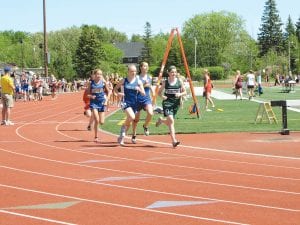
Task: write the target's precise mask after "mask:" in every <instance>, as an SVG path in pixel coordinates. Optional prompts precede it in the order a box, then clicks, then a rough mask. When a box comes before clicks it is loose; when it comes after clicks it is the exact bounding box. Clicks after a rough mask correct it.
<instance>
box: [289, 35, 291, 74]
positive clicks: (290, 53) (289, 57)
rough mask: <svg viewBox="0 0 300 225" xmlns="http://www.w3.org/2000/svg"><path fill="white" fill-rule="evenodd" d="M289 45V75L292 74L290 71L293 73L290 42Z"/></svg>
mask: <svg viewBox="0 0 300 225" xmlns="http://www.w3.org/2000/svg"><path fill="white" fill-rule="evenodd" d="M288 45H289V49H288V51H289V59H288V60H289V61H288V63H289V71H288V74H290V71H291V42H290V40H289V41H288Z"/></svg>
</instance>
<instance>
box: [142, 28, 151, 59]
mask: <svg viewBox="0 0 300 225" xmlns="http://www.w3.org/2000/svg"><path fill="white" fill-rule="evenodd" d="M151 33H152V31H151V24H150V23H149V22H146V25H145V35H144V36H143V40H144V48H143V49H142V61H145V62H148V63H149V64H151V62H152V60H151V53H152V46H151V37H152V34H151Z"/></svg>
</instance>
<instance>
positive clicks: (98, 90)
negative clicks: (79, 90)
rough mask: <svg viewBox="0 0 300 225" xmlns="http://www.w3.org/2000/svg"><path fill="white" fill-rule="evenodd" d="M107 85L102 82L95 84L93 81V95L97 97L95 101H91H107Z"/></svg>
mask: <svg viewBox="0 0 300 225" xmlns="http://www.w3.org/2000/svg"><path fill="white" fill-rule="evenodd" d="M104 87H105V84H104V82H103V81H102V80H101V81H99V83H95V81H93V80H92V82H91V94H92V95H94V96H96V98H95V99H91V101H93V100H94V101H102V100H105V92H104Z"/></svg>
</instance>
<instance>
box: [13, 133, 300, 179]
mask: <svg viewBox="0 0 300 225" xmlns="http://www.w3.org/2000/svg"><path fill="white" fill-rule="evenodd" d="M17 134H18V136H19V137H20V138H22V139H24V140H26V141H28V142H32V143H35V144H39V145H43V146H47V147H50V148H55V149H60V150H64V151H71V152H78V153H82V154H87V155H92V156H102V157H108V158H111V159H117V160H127V161H133V162H142V163H148V164H156V165H165V166H173V167H180V168H190V169H197V170H199V169H200V170H206V171H213V172H222V173H231V174H240V175H246V176H256V177H266V178H274V179H291V180H297V178H286V177H275V176H265V175H260V174H246V173H239V172H232V171H222V170H212V169H205V168H196V167H187V166H178V165H172V164H166V163H159V162H150V161H145V160H137V159H128V158H124V157H116V156H111V155H105V154H99V153H91V152H86V151H79V150H75V149H69V148H65V147H58V146H55V145H50V144H45V143H42V142H39V141H35V140H32V139H28V138H26V137H24V136H22V135H21V134H19V132H18V133H17ZM109 134H110V133H109ZM111 135H112V134H111ZM145 142H151V143H153V142H154V143H160V142H155V141H148V140H145ZM189 147H191V148H193V146H189ZM195 148H199V147H195ZM296 169H300V168H296ZM126 172H127V171H126Z"/></svg>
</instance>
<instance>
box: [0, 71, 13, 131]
mask: <svg viewBox="0 0 300 225" xmlns="http://www.w3.org/2000/svg"><path fill="white" fill-rule="evenodd" d="M10 71H11V69H10V67H5V68H4V75H3V76H2V77H1V99H2V105H3V106H2V122H1V125H7V126H9V125H14V123H13V122H11V121H10V116H11V109H12V108H13V106H14V99H13V95H14V90H15V86H14V81H13V79H12V78H11V77H10Z"/></svg>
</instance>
